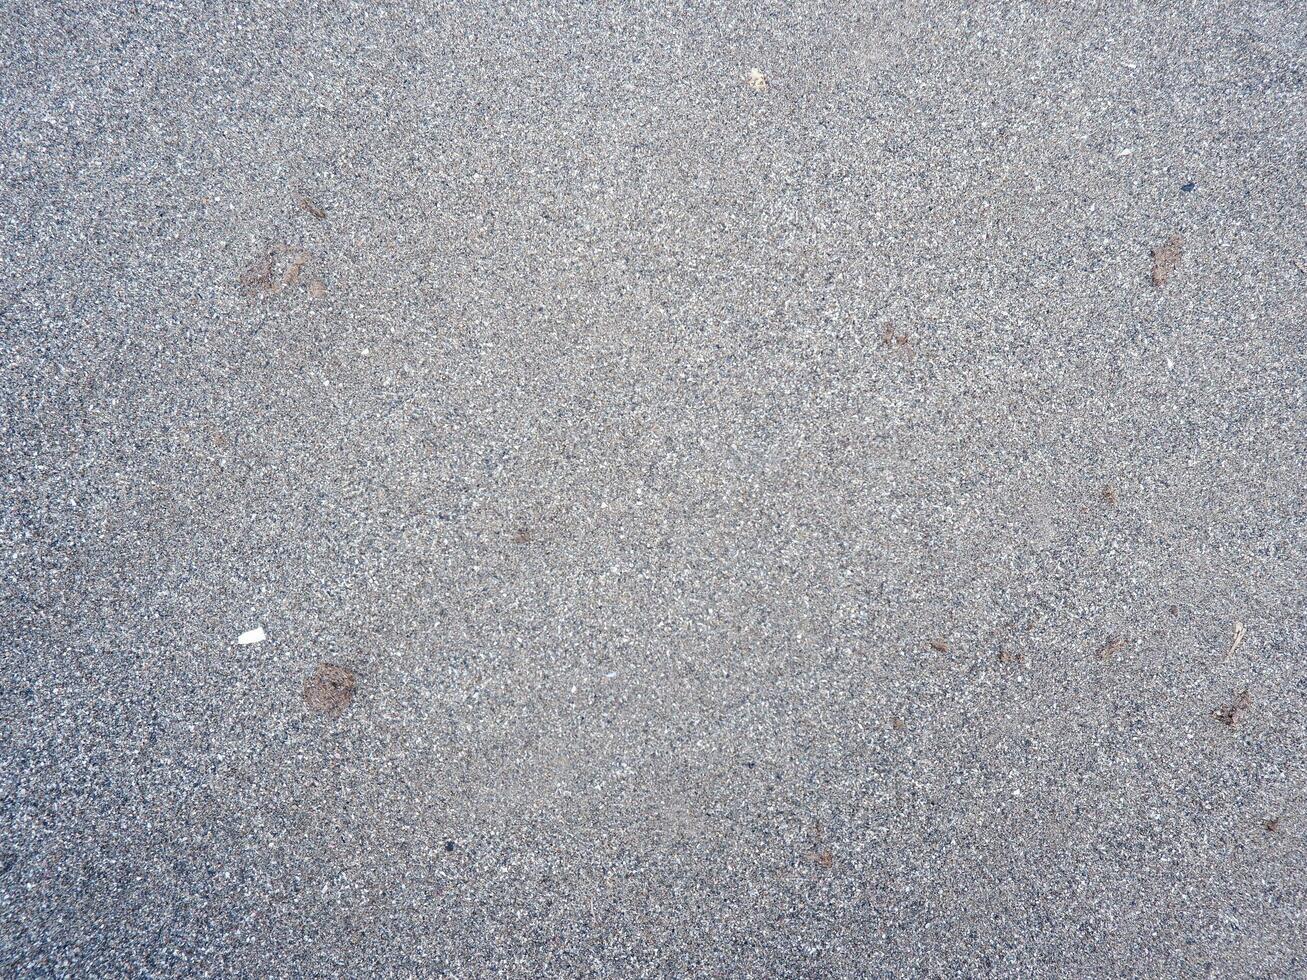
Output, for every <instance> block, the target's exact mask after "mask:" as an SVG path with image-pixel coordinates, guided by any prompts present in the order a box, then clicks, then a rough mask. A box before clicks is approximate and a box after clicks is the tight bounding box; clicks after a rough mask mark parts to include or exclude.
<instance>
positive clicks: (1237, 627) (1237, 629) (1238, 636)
mask: <svg viewBox="0 0 1307 980" xmlns="http://www.w3.org/2000/svg"><path fill="white" fill-rule="evenodd" d="M1247 632H1248V630H1247V629H1245V628H1244V625H1243V623H1239V622H1236V623H1235V624H1234V637H1233V638H1232V639H1231V640H1230V649H1228V650H1226V651H1225V656H1226V659H1229V658H1230V657H1233V656H1234V654H1235V651H1236V650H1238V649H1239V648H1240V647H1241V646H1243V638H1244V635H1245V634H1246V633H1247Z"/></svg>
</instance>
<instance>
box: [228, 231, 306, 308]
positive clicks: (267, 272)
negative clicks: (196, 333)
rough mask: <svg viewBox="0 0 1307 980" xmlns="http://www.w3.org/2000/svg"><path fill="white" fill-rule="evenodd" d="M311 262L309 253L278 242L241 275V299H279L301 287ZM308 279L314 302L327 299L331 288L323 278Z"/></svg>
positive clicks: (239, 285) (239, 283) (265, 250)
mask: <svg viewBox="0 0 1307 980" xmlns="http://www.w3.org/2000/svg"><path fill="white" fill-rule="evenodd" d="M311 262H312V256H310V255H309V253H308V252H304V251H301V250H300V249H296V248H291V247H290V246H288V245H284V244H282V243H280V242H276V243H273V244H271V245H269V246H267V248H265V249H264V250H263V254H261V255H260V256H259V257H258V258H257V259H255V260H254V262H253V263H252V264H251V265H250V266H249V267H248V268H247V269H246V270H245V271H244V272H242V273H241V274H240V279H239V280H238V283H237V285H238V288H239V289H240V293H241V295H242V296H245V297H247V298H250V299H263V298H266V297H268V296H275V295H277V294H278V293H280V292H281V291H282V290H283V289H289V288H290V287H291V286H294V285H296V284H297V283H299V282H300V280H301V273H304V272H305V268H306V266H309V265H310V264H311ZM304 278H305V283H306V287H307V289H308V294H309V298H310V299H314V300H318V299H322V298H323V297H324V296H326V295H327V287H326V286H324V285H323V283H322V280H321V279H320V278H318V277H317V276H314V275H309V276H306V277H304Z"/></svg>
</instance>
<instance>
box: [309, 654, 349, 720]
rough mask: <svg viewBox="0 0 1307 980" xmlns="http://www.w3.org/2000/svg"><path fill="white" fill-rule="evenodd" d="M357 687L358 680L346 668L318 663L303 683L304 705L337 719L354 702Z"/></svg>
mask: <svg viewBox="0 0 1307 980" xmlns="http://www.w3.org/2000/svg"><path fill="white" fill-rule="evenodd" d="M357 686H358V678H357V677H355V676H354V671H352V670H350V669H349V668H348V667H341V666H339V665H338V664H328V663H320V664H318V666H317V669H316V670H314V672H313V676H312V677H310V678H309V679H308V680H307V681H305V682H304V703H305V704H307V705H308V706H309V708H310V709H312V710H313V711H317V712H321V713H322V714H324V715H326V716H327V717H329V718H337V717H339V716H340V714H341V712H343V711H344V710H345V709H346V708H348V707H349V705H350V702H351V701H353V700H354V688H355V687H357Z"/></svg>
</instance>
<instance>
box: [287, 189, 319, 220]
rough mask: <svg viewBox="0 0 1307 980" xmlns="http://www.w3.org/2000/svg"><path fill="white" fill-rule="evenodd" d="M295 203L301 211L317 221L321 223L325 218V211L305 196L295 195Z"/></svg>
mask: <svg viewBox="0 0 1307 980" xmlns="http://www.w3.org/2000/svg"><path fill="white" fill-rule="evenodd" d="M295 203H296V205H298V206H299V209H300V210H301V211H303V212H304V213H305V214H311V215H312V216H313V217H315V218H317V219H318V220H319V221H323V220H324V219H326V217H327V211H326V209H325V208H323V206H322V205H321V204H319V203H318V202H317V201H315V200H313V198H311V197H309V196H308V195H306V194H296V195H295Z"/></svg>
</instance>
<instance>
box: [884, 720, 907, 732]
mask: <svg viewBox="0 0 1307 980" xmlns="http://www.w3.org/2000/svg"><path fill="white" fill-rule="evenodd" d="M889 724H890V727H891V728H893V729H894V730H895V731H896V732H901V731H903V730H904V729H905V728H907V727H908V725H907V722H905V721H904V720H903V719H902V718H897V717H895V718H891V719H890V720H889Z"/></svg>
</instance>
